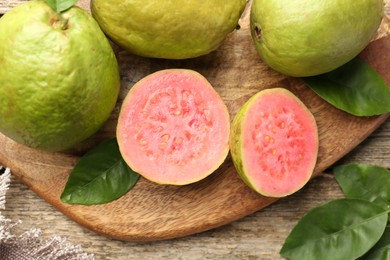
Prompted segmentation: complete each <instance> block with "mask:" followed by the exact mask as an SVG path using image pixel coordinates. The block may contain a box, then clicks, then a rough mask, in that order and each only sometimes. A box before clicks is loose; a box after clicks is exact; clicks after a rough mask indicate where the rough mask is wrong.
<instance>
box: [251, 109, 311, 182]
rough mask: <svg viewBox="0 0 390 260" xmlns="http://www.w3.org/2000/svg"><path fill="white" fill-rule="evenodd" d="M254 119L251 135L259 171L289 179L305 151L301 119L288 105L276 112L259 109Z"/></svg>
mask: <svg viewBox="0 0 390 260" xmlns="http://www.w3.org/2000/svg"><path fill="white" fill-rule="evenodd" d="M255 121H256V123H255V126H254V128H253V130H252V134H251V137H252V142H253V144H254V148H255V150H256V151H257V153H255V156H256V157H257V158H255V161H256V164H258V167H259V170H260V171H262V172H270V175H271V176H272V177H273V178H275V179H283V178H286V177H287V176H288V172H289V171H291V170H292V171H298V169H297V168H296V167H297V166H298V165H300V161H302V160H303V154H304V147H303V146H302V143H303V142H304V136H302V135H301V132H302V131H303V126H302V123H301V122H300V119H299V118H297V117H296V115H295V114H294V113H293V111H290V110H289V108H288V107H282V108H280V109H279V111H277V112H276V113H275V112H273V111H269V112H260V113H259V115H258V116H257V118H256V119H255ZM282 142H283V143H282ZM278 147H283V149H278ZM270 167H272V168H270Z"/></svg>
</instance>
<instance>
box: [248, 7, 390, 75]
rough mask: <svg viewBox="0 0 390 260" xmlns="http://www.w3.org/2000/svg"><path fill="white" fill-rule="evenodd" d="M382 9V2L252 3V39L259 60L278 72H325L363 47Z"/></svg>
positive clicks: (379, 20) (374, 31)
mask: <svg viewBox="0 0 390 260" xmlns="http://www.w3.org/2000/svg"><path fill="white" fill-rule="evenodd" d="M383 5H384V4H383V1H382V0H351V1H339V0H294V1H278V0H254V1H253V5H252V7H251V14H250V26H251V34H252V39H253V41H254V43H255V46H256V49H257V52H258V53H259V55H260V57H261V58H262V60H263V61H264V62H265V63H266V64H268V65H269V66H270V67H271V68H273V69H274V70H276V71H279V72H280V73H282V74H285V75H288V76H294V77H305V76H314V75H318V74H322V73H326V72H329V71H331V70H334V69H336V68H337V67H340V66H341V65H343V64H345V63H347V62H348V61H350V60H351V59H353V58H354V57H355V56H356V55H358V54H359V53H360V52H361V51H362V50H363V49H364V48H365V47H366V46H367V45H368V43H369V42H370V40H372V38H373V37H374V35H375V33H376V31H377V29H378V27H379V25H380V23H381V20H382V16H383V8H384V7H383Z"/></svg>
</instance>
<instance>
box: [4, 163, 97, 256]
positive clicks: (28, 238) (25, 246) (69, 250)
mask: <svg viewBox="0 0 390 260" xmlns="http://www.w3.org/2000/svg"><path fill="white" fill-rule="evenodd" d="M10 179H11V171H10V170H9V169H8V168H4V167H1V166H0V259H2V260H8V259H10V260H44V259H45V260H46V259H59V260H92V259H94V256H93V255H92V254H88V253H85V252H84V251H83V250H82V248H81V247H80V246H78V245H72V244H71V243H69V242H68V241H66V239H64V238H61V237H59V236H54V237H51V238H49V239H46V240H43V239H41V238H40V233H41V231H40V230H39V229H37V228H31V229H30V230H28V231H26V232H24V233H23V234H21V235H14V234H12V228H13V227H14V226H15V225H18V224H19V223H20V222H18V221H16V222H14V221H13V220H10V219H7V218H5V217H4V216H3V215H2V210H4V209H5V196H6V192H7V190H8V187H9V183H10Z"/></svg>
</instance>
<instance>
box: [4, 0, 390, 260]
mask: <svg viewBox="0 0 390 260" xmlns="http://www.w3.org/2000/svg"><path fill="white" fill-rule="evenodd" d="M18 2H20V1H17V0H0V13H3V12H5V11H6V10H8V9H9V8H10V7H12V6H14V5H16V4H17V3H18ZM348 162H355V163H367V164H372V165H378V166H383V167H387V168H390V120H387V121H386V122H385V123H384V124H383V125H382V126H381V127H380V128H379V129H377V130H376V131H375V132H374V133H373V134H372V135H371V136H370V137H369V138H367V139H366V140H365V141H364V142H363V143H361V144H360V145H359V146H358V147H357V148H355V149H354V150H353V151H352V152H351V153H349V154H348V155H347V156H345V157H344V158H343V159H341V160H340V161H338V162H337V163H336V165H339V164H344V163H348ZM11 170H12V169H11ZM339 197H342V193H341V191H340V189H339V187H338V185H337V183H336V181H335V179H334V178H333V175H332V172H331V169H328V170H327V171H326V173H323V174H321V175H320V176H319V177H317V178H316V179H314V180H312V181H311V182H310V183H309V184H308V185H307V186H305V187H304V188H303V189H302V190H301V191H299V192H298V193H296V194H294V195H292V196H290V197H287V198H284V199H281V200H279V201H277V202H276V203H274V204H272V205H271V206H269V207H267V208H265V209H263V210H260V211H258V212H256V213H254V214H251V215H249V216H247V217H245V218H243V219H241V220H238V221H235V222H233V223H231V224H228V225H225V226H222V227H220V228H217V229H214V230H210V231H206V232H203V233H200V234H196V235H192V236H188V237H183V238H177V239H172V240H166V241H157V242H148V243H131V242H122V241H117V240H112V239H108V238H106V237H103V236H101V235H97V234H95V233H93V232H91V231H89V230H87V229H85V228H83V227H81V226H79V225H78V224H76V223H75V222H73V221H71V220H70V219H68V218H67V217H66V216H64V215H63V214H62V213H60V212H58V211H57V210H56V209H54V208H53V207H52V206H51V205H49V204H48V203H47V202H46V201H44V200H43V199H41V198H40V197H38V196H37V195H36V194H35V193H34V192H32V191H31V190H29V189H28V188H27V187H26V186H25V185H23V184H21V183H20V182H19V181H18V180H16V179H15V178H14V177H13V178H12V182H11V185H10V189H9V191H8V193H7V203H6V209H5V210H4V211H3V214H4V215H5V216H6V217H7V218H11V219H13V220H21V221H22V223H21V224H19V225H17V226H16V227H15V229H14V231H15V233H21V232H23V231H26V230H28V229H30V228H32V227H37V228H40V229H41V230H42V237H43V238H48V237H50V236H53V235H59V236H62V237H64V238H67V240H68V241H69V242H71V243H73V244H79V245H81V246H82V248H83V249H84V250H85V251H86V252H88V253H92V254H94V255H95V258H96V259H280V256H279V250H280V248H281V246H282V244H283V241H284V239H285V238H286V237H287V235H288V233H289V232H290V230H291V229H292V228H293V226H294V225H295V224H296V223H297V221H298V220H299V219H300V218H301V217H302V216H303V215H304V214H305V213H306V212H308V211H309V210H310V209H312V208H313V207H316V206H318V205H321V204H323V203H325V202H327V201H329V200H332V199H335V198H339Z"/></svg>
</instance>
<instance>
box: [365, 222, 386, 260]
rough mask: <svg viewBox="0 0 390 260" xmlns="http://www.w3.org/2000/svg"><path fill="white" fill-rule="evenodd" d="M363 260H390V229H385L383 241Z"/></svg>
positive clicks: (380, 240)
mask: <svg viewBox="0 0 390 260" xmlns="http://www.w3.org/2000/svg"><path fill="white" fill-rule="evenodd" d="M359 259H361V260H363V259H364V260H378V259H383V260H386V259H390V227H387V228H386V229H385V232H384V233H383V235H382V237H381V239H379V241H378V243H376V244H375V246H374V247H373V248H371V249H370V251H368V252H367V253H366V254H365V255H364V256H363V257H361V258H359Z"/></svg>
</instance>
